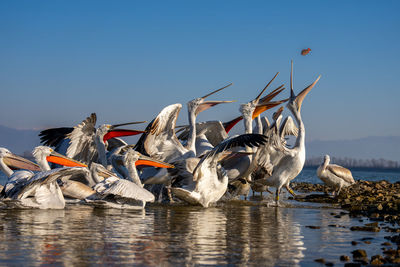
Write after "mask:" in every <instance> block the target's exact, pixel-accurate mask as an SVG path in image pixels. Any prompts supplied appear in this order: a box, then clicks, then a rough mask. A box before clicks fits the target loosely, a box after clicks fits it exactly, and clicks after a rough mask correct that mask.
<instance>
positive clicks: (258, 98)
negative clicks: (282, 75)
mask: <svg viewBox="0 0 400 267" xmlns="http://www.w3.org/2000/svg"><path fill="white" fill-rule="evenodd" d="M278 74H279V72H277V73H276V74H275V76H274V78H272V80H271V81H269V83H268V84H267V85H266V86H265V87H264V89H263V90H262V91H261V93H259V94H258V96H257V97H256V98H255V99H254V100H253V101H255V103H256V104H258V101H259V100H260V98H261V95H262V94H263V93H264V92H265V90H267V88H268V86H269V85H270V84H271V83H272V82H273V81H274V80H275V78H276V76H278Z"/></svg>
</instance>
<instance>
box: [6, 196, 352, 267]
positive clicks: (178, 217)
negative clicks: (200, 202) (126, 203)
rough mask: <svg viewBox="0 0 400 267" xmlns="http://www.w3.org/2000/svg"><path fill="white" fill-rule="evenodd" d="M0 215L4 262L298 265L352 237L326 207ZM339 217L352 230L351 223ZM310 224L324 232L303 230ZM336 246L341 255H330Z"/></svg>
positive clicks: (73, 208) (84, 209) (86, 209)
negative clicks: (320, 208) (335, 250)
mask: <svg viewBox="0 0 400 267" xmlns="http://www.w3.org/2000/svg"><path fill="white" fill-rule="evenodd" d="M0 216H1V217H2V220H1V225H0V264H1V265H10V264H11V265H22V264H24V263H27V262H28V263H30V264H31V265H49V264H58V265H67V266H69V265H93V264H101V265H120V264H130V265H146V266H161V265H162V266H170V265H171V266H173V265H221V264H235V265H262V266H266V265H267V266H276V265H279V266H296V265H304V264H305V263H307V262H311V263H312V261H313V259H315V258H317V257H318V256H319V257H321V253H322V254H323V257H325V258H329V257H331V258H338V256H337V254H338V253H339V254H340V253H343V250H344V249H346V248H344V247H343V246H344V245H343V244H348V245H349V246H350V243H349V239H351V238H352V236H351V235H352V233H351V231H349V229H348V227H347V228H340V227H329V225H330V224H332V223H337V221H336V222H332V216H331V215H330V214H329V212H328V211H326V210H318V209H304V208H284V207H279V208H276V207H272V208H271V207H266V206H263V205H255V206H249V205H243V203H236V202H233V203H226V204H224V205H221V206H218V207H214V208H207V209H205V208H201V207H192V206H179V205H178V206H157V205H155V206H149V207H147V208H146V212H145V213H143V212H141V211H134V210H115V209H99V208H93V207H91V206H86V205H68V206H67V208H66V209H65V210H33V209H32V210H29V209H24V210H15V209H0ZM336 220H340V224H344V225H347V226H348V225H349V224H350V221H351V220H353V219H351V218H349V217H348V216H344V217H342V218H340V219H336ZM311 224H313V225H318V226H321V229H318V230H311V229H307V228H305V227H304V226H305V225H311ZM329 247H330V249H329ZM332 248H335V249H338V251H337V252H336V254H331V256H329V255H328V254H329V253H332V252H331V251H330V250H332ZM340 249H341V250H340ZM318 253H320V254H319V255H318ZM310 256H311V258H310Z"/></svg>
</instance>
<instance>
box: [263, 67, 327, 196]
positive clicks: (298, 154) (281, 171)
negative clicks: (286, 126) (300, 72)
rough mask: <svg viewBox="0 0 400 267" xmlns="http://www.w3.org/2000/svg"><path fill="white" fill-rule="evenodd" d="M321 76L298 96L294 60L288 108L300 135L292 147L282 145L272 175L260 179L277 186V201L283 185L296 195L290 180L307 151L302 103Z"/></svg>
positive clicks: (300, 166) (297, 171)
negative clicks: (295, 88)
mask: <svg viewBox="0 0 400 267" xmlns="http://www.w3.org/2000/svg"><path fill="white" fill-rule="evenodd" d="M320 77H321V76H318V78H317V79H316V80H315V81H314V82H313V83H312V84H311V85H309V86H308V87H306V88H305V89H304V90H303V91H301V92H300V93H299V94H298V95H297V96H296V95H295V94H294V91H293V61H292V64H291V72H290V100H289V103H288V104H287V107H288V109H289V110H290V112H291V113H292V114H293V116H294V118H295V120H296V122H297V124H298V135H297V138H296V142H295V144H294V146H293V147H292V148H287V147H282V151H281V153H282V156H281V157H280V158H279V162H278V163H277V164H275V165H273V171H272V174H271V176H270V177H266V178H263V179H260V180H259V181H258V182H259V183H262V184H265V185H268V186H273V187H276V193H275V201H276V202H278V201H279V194H280V191H281V189H282V187H283V186H285V188H286V189H287V190H288V191H289V193H291V194H292V195H295V194H294V192H293V190H292V189H291V188H290V185H289V184H290V181H291V180H293V179H294V178H295V177H296V176H297V175H298V174H299V173H300V172H301V170H302V169H303V166H304V162H305V158H306V151H305V127H304V123H303V120H302V118H301V105H302V103H303V100H304V97H305V96H306V95H307V94H308V93H309V92H310V90H311V89H312V88H313V87H314V86H315V84H316V83H317V82H318V80H319V79H320Z"/></svg>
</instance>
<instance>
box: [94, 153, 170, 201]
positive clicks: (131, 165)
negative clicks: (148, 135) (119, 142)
mask: <svg viewBox="0 0 400 267" xmlns="http://www.w3.org/2000/svg"><path fill="white" fill-rule="evenodd" d="M112 163H113V165H119V164H121V163H122V165H123V168H120V167H118V169H120V170H121V169H124V171H122V172H124V176H126V178H127V179H121V178H119V177H117V176H116V175H115V174H113V173H111V172H110V171H108V170H107V169H105V168H104V167H103V166H102V165H100V164H96V163H93V164H92V166H91V174H92V177H93V179H94V181H95V182H96V185H95V186H94V187H93V188H94V190H95V191H96V192H97V193H98V194H99V195H100V196H101V199H105V200H107V201H112V202H116V203H118V204H129V205H130V206H131V207H132V206H137V205H136V204H138V203H139V204H140V205H139V206H140V207H141V208H144V207H145V205H146V202H154V200H155V197H154V195H153V194H152V193H151V192H149V191H148V190H146V189H145V188H143V184H142V183H141V181H140V178H139V175H138V173H137V170H136V167H135V166H138V165H147V166H154V167H160V168H173V167H174V166H173V165H171V164H167V163H165V162H162V161H159V160H155V159H152V158H149V157H147V156H144V155H142V154H140V153H139V152H137V151H135V150H133V149H132V148H129V149H128V150H127V151H126V152H125V154H124V155H117V154H116V155H113V156H112Z"/></svg>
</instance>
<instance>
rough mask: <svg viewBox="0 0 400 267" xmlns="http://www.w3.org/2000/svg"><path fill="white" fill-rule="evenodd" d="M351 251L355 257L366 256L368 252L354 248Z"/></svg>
mask: <svg viewBox="0 0 400 267" xmlns="http://www.w3.org/2000/svg"><path fill="white" fill-rule="evenodd" d="M351 253H352V254H353V259H358V258H366V257H367V252H366V251H365V250H363V249H357V250H353V251H352V252H351Z"/></svg>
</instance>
